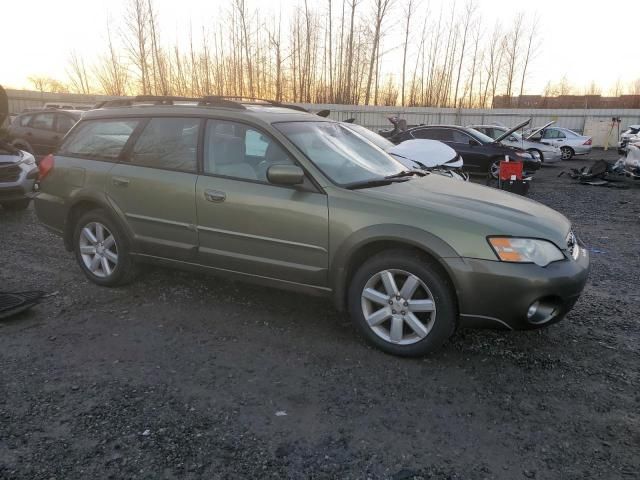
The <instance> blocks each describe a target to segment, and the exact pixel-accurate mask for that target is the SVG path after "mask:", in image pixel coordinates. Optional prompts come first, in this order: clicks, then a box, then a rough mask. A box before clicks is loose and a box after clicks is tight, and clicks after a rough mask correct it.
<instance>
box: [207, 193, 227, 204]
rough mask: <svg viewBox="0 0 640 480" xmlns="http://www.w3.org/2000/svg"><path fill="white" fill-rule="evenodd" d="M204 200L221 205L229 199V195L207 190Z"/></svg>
mask: <svg viewBox="0 0 640 480" xmlns="http://www.w3.org/2000/svg"><path fill="white" fill-rule="evenodd" d="M204 198H206V199H207V201H209V202H214V203H220V202H224V201H225V200H226V199H227V195H226V194H225V193H224V192H220V191H219V190H205V191H204Z"/></svg>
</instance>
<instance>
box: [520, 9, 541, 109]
mask: <svg viewBox="0 0 640 480" xmlns="http://www.w3.org/2000/svg"><path fill="white" fill-rule="evenodd" d="M537 32H538V17H537V16H535V17H534V18H533V21H532V22H531V27H530V28H529V37H528V40H527V50H526V51H525V54H524V59H523V60H522V76H521V78H520V97H522V95H523V94H524V81H525V79H526V77H527V72H528V69H529V62H530V61H531V59H532V58H533V56H534V55H535V53H536V47H537V44H536V34H537Z"/></svg>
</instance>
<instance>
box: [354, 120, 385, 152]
mask: <svg viewBox="0 0 640 480" xmlns="http://www.w3.org/2000/svg"><path fill="white" fill-rule="evenodd" d="M343 125H344V126H345V127H347V128H349V129H351V130H353V131H354V132H356V133H359V134H360V135H362V136H363V137H364V138H366V139H367V140H369V141H370V142H371V143H373V144H374V145H375V146H376V147H378V148H381V149H382V150H384V151H385V152H386V151H387V150H389V149H390V148H392V147H394V146H395V145H394V144H393V143H391V142H390V141H389V140H387V139H386V138H384V137H382V136H380V135H378V134H377V133H375V132H372V131H371V130H369V129H368V128H366V127H363V126H362V125H356V124H355V123H343Z"/></svg>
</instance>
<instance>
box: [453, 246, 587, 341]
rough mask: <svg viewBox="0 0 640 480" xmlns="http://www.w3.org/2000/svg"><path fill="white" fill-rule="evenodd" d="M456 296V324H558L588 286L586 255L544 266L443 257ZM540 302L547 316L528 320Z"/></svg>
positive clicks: (514, 326) (515, 326)
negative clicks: (450, 273) (454, 285)
mask: <svg viewBox="0 0 640 480" xmlns="http://www.w3.org/2000/svg"><path fill="white" fill-rule="evenodd" d="M447 264H448V267H449V269H450V272H452V275H453V276H454V282H455V283H456V289H457V293H458V303H459V311H460V325H461V326H462V327H473V328H509V329H513V330H527V329H534V328H540V327H543V326H546V325H550V324H552V323H556V322H558V321H560V320H562V319H563V318H564V316H565V315H566V314H567V313H568V312H569V311H570V310H571V308H573V305H574V304H575V303H576V301H577V300H578V298H579V297H580V294H581V293H582V290H583V288H584V286H585V284H586V282H587V277H588V274H589V253H588V252H587V250H586V249H585V248H584V247H582V246H580V253H579V255H578V258H577V260H572V259H569V260H563V261H560V262H555V263H552V264H550V265H547V266H546V267H539V266H537V265H534V264H518V263H506V262H499V261H492V260H480V259H475V258H458V259H447ZM535 302H539V304H538V305H539V306H540V307H541V308H540V311H542V310H543V308H546V310H545V312H546V313H545V314H544V315H542V314H540V315H537V316H536V315H534V316H533V318H529V317H528V315H527V312H528V311H529V308H530V307H531V306H532V305H534V304H535Z"/></svg>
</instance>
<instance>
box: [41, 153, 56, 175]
mask: <svg viewBox="0 0 640 480" xmlns="http://www.w3.org/2000/svg"><path fill="white" fill-rule="evenodd" d="M54 165H55V162H54V160H53V154H51V153H50V154H49V155H47V156H46V157H44V158H43V159H42V160H40V165H38V170H39V173H38V181H40V182H41V181H42V180H44V177H46V176H47V175H49V173H51V170H53V166H54Z"/></svg>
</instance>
